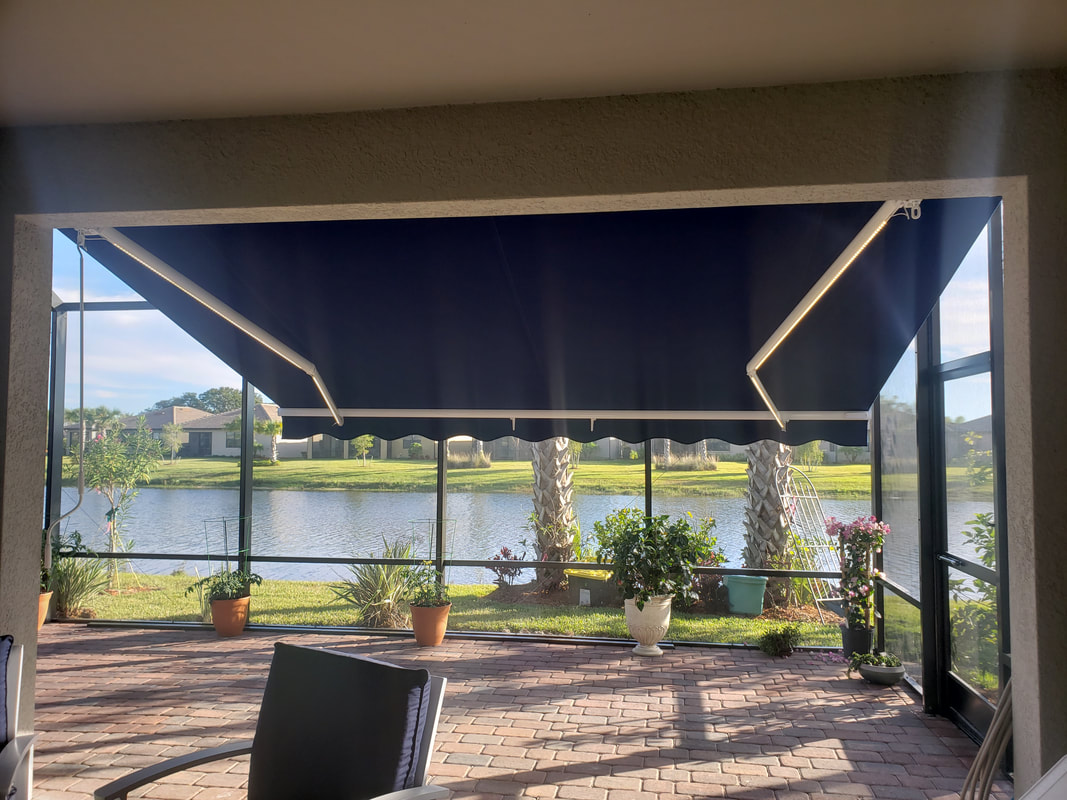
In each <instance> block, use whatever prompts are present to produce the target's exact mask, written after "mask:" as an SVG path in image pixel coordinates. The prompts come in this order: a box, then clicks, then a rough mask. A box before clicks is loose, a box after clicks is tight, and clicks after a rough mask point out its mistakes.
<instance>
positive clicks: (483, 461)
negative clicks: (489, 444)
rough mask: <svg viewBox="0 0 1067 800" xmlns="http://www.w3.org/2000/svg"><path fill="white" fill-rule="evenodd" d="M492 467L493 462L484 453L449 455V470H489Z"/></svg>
mask: <svg viewBox="0 0 1067 800" xmlns="http://www.w3.org/2000/svg"><path fill="white" fill-rule="evenodd" d="M491 466H493V460H492V459H491V458H490V457H489V454H488V453H486V452H481V453H449V454H448V468H449V469H489V468H490V467H491Z"/></svg>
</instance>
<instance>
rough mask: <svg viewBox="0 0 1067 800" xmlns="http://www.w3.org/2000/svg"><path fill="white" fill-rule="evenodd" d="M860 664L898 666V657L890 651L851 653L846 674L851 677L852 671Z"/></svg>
mask: <svg viewBox="0 0 1067 800" xmlns="http://www.w3.org/2000/svg"><path fill="white" fill-rule="evenodd" d="M860 664H866V665H867V666H870V667H899V666H900V659H899V658H897V657H896V656H895V655H893V654H892V653H853V654H852V656H851V658H849V660H848V670H847V671H846V673H845V674H846V675H848V677H850V678H851V677H852V673H853V672H855V671H856V670H858V669H859V668H860Z"/></svg>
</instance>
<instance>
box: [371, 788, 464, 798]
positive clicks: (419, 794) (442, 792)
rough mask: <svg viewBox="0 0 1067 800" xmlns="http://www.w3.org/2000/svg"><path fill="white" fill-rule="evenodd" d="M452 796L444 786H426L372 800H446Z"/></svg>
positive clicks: (403, 790) (391, 793)
mask: <svg viewBox="0 0 1067 800" xmlns="http://www.w3.org/2000/svg"><path fill="white" fill-rule="evenodd" d="M451 794H452V793H451V792H450V791H448V789H446V788H445V787H444V786H432V785H430V784H426V785H425V786H412V787H411V788H410V789H401V790H400V791H397V792H389V793H388V794H380V795H378V796H377V797H374V798H372V800H444V798H447V797H449V796H451Z"/></svg>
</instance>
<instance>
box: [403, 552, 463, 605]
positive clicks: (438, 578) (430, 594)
mask: <svg viewBox="0 0 1067 800" xmlns="http://www.w3.org/2000/svg"><path fill="white" fill-rule="evenodd" d="M405 590H406V592H407V597H408V602H409V603H411V605H413V606H419V607H422V608H437V607H439V606H447V605H450V604H451V602H452V600H451V599H450V598H449V596H448V586H446V585H445V582H444V577H443V576H442V575H441V572H440V570H438V569H436V568H435V567H434V565H433V562H432V561H423V562H422V564H420V565H419V566H417V567H410V568H409V569H408V571H407V577H406V580H405Z"/></svg>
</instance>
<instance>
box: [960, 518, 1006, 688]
mask: <svg viewBox="0 0 1067 800" xmlns="http://www.w3.org/2000/svg"><path fill="white" fill-rule="evenodd" d="M967 525H968V526H969V527H968V528H967V529H965V530H964V531H963V538H964V540H965V541H967V542H968V543H969V544H970V545H971V546H972V547H974V549H975V552H976V553H977V554H978V559H979V560H980V561H981V562H982V564H984V565H985V566H986V567H989V568H990V569H993V568H995V565H996V525H995V523H994V521H993V515H992V514H991V513H989V514H976V515H975V517H974V519H972V520H970V521H969V522H968V523H967ZM948 584H949V623H950V624H949V629H950V631H951V634H952V668H953V670H954V671H955V672H956V673H957V674H959V675H960V677H962V678H963V679H964V680H966V681H968V682H969V683H971V684H972V685H974V686H976V687H978V688H982V689H995V688H996V686H997V684H998V683H999V679H998V677H997V675H996V674H995V673H996V671H997V665H998V663H999V659H998V649H997V636H998V634H997V587H996V586H995V585H993V584H991V583H987V582H986V581H981V580H977V579H969V578H953V579H950V580H949V582H948Z"/></svg>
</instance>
